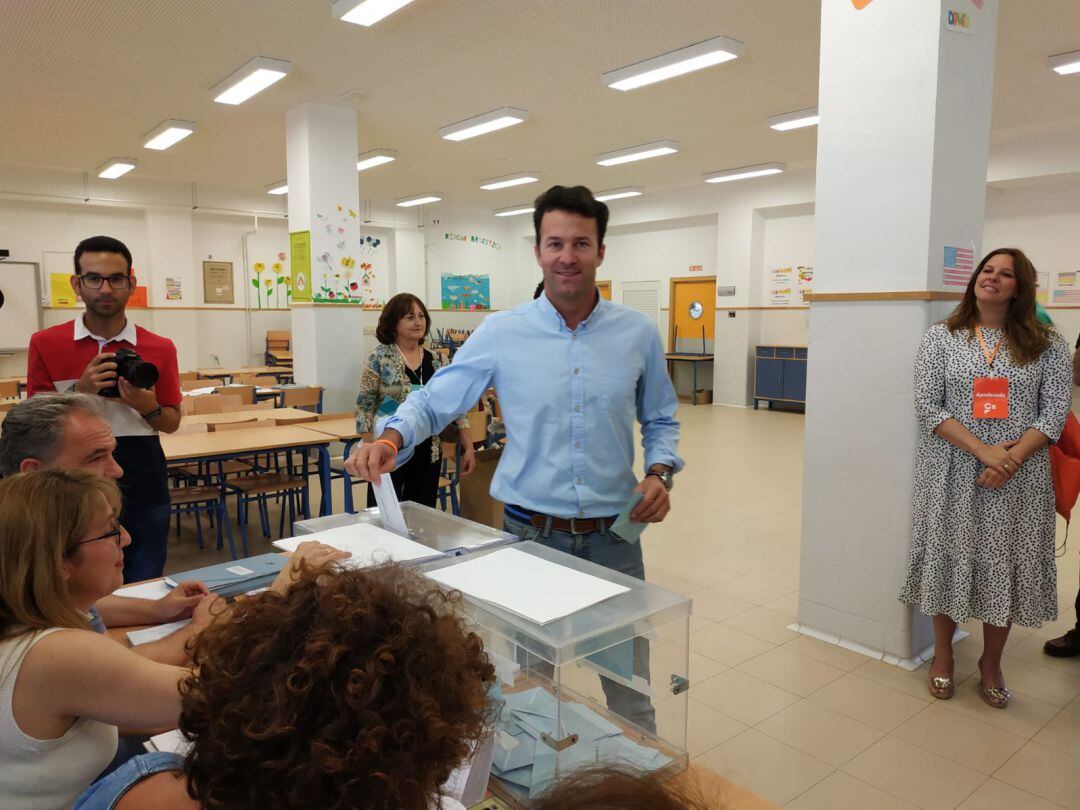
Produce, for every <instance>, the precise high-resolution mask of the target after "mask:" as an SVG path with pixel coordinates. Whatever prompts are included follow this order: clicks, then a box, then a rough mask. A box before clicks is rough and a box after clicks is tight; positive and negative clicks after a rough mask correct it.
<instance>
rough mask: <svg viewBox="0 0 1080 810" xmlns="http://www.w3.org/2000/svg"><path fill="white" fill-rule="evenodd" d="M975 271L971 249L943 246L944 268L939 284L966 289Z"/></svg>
mask: <svg viewBox="0 0 1080 810" xmlns="http://www.w3.org/2000/svg"><path fill="white" fill-rule="evenodd" d="M974 270H975V251H974V250H973V249H972V248H961V247H950V246H948V245H946V246H945V267H944V270H943V271H942V274H941V283H942V284H944V285H945V286H946V287H966V286H967V283H968V281H969V280H970V279H971V274H972V272H973V271H974Z"/></svg>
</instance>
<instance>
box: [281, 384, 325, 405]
mask: <svg viewBox="0 0 1080 810" xmlns="http://www.w3.org/2000/svg"><path fill="white" fill-rule="evenodd" d="M281 390H282V392H283V393H282V396H281V406H282V407H283V408H304V407H315V408H318V407H321V405H322V392H323V390H322V386H319V385H312V386H307V387H304V388H283V389H281Z"/></svg>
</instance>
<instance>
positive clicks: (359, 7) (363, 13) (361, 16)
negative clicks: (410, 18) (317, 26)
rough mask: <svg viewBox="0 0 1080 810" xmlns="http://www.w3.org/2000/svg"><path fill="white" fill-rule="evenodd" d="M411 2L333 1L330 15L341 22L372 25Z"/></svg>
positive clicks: (392, 0)
mask: <svg viewBox="0 0 1080 810" xmlns="http://www.w3.org/2000/svg"><path fill="white" fill-rule="evenodd" d="M411 2H412V0H334V4H333V5H332V6H331V7H330V11H331V13H332V14H333V15H334V16H335V17H336V18H337V19H339V20H341V21H342V22H349V23H356V24H357V25H374V24H375V23H377V22H378V21H379V20H381V19H382V18H383V17H389V16H390V15H391V14H393V13H394V12H395V11H397V10H398V9H399V8H402V7H404V6H407V5H409V3H411Z"/></svg>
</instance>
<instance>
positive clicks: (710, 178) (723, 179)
mask: <svg viewBox="0 0 1080 810" xmlns="http://www.w3.org/2000/svg"><path fill="white" fill-rule="evenodd" d="M785 168H786V167H785V165H784V164H783V163H759V164H758V165H756V166H743V167H741V168H739V169H725V170H724V171H722V172H709V173H708V174H703V175H701V179H703V180H704V181H705V182H706V183H730V182H731V181H732V180H746V179H747V178H749V177H764V176H765V175H767V174H780V172H782V171H783V170H784V169H785Z"/></svg>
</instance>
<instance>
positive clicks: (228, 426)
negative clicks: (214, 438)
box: [210, 419, 275, 433]
mask: <svg viewBox="0 0 1080 810" xmlns="http://www.w3.org/2000/svg"><path fill="white" fill-rule="evenodd" d="M266 427H275V425H274V420H273V419H259V420H255V419H252V420H251V421H250V422H249V421H246V420H245V421H243V422H221V423H220V424H217V425H211V426H210V430H212V431H213V432H214V433H220V432H221V431H223V430H254V429H255V428H266Z"/></svg>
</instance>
